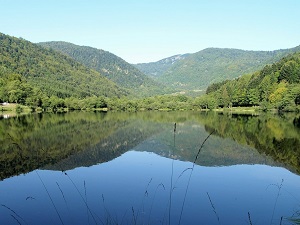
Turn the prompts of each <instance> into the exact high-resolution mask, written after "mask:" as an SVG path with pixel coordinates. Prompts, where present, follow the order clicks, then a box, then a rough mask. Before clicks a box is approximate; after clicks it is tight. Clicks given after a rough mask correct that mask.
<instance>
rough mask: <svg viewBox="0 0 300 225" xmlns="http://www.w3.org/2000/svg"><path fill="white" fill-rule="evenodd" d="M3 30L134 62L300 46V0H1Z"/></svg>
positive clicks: (0, 26)
mask: <svg viewBox="0 0 300 225" xmlns="http://www.w3.org/2000/svg"><path fill="white" fill-rule="evenodd" d="M0 32H1V33H4V34H8V35H11V36H15V37H22V38H24V39H26V40H29V41H31V42H42V41H67V42H71V43H74V44H78V45H86V46H91V47H95V48H98V49H103V50H106V51H109V52H112V53H114V54H116V55H118V56H119V57H121V58H123V59H124V60H126V61H127V62H130V63H141V62H151V61H158V60H160V59H163V58H166V57H169V56H172V55H176V54H184V53H194V52H197V51H200V50H202V49H205V48H208V47H221V48H238V49H244V50H276V49H283V48H292V47H295V46H298V45H300V0H172V1H171V0H0Z"/></svg>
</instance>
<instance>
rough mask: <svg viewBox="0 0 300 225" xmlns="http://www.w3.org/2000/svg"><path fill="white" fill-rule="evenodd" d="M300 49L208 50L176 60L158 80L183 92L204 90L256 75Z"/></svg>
mask: <svg viewBox="0 0 300 225" xmlns="http://www.w3.org/2000/svg"><path fill="white" fill-rule="evenodd" d="M299 50H300V46H298V47H296V48H292V49H285V50H276V51H244V50H238V49H221V48H208V49H204V50H202V51H199V52H197V53H194V54H189V55H188V56H186V57H185V58H184V59H182V60H178V61H176V62H175V63H174V64H173V65H172V66H171V67H170V68H169V69H168V70H167V71H165V72H164V73H163V74H162V75H161V76H159V77H158V79H157V81H159V82H161V83H163V84H165V85H167V86H170V87H174V88H178V89H181V90H199V89H205V88H207V86H208V85H210V84H212V83H215V82H220V81H223V80H226V79H233V78H236V77H239V76H241V75H243V74H247V73H253V72H255V71H257V70H259V69H262V68H263V67H264V66H265V65H266V64H271V63H274V62H276V61H278V60H280V59H281V58H282V57H284V56H286V55H288V54H289V53H292V52H296V51H299Z"/></svg>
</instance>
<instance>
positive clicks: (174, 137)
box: [168, 123, 176, 225]
mask: <svg viewBox="0 0 300 225" xmlns="http://www.w3.org/2000/svg"><path fill="white" fill-rule="evenodd" d="M173 142H174V143H173V145H174V146H173V151H172V155H171V157H172V166H171V180H170V192H169V211H168V212H169V214H168V215H169V225H170V224H171V208H172V193H173V176H174V158H173V155H174V149H175V147H176V123H174V130H173Z"/></svg>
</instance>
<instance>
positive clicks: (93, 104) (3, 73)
mask: <svg viewBox="0 0 300 225" xmlns="http://www.w3.org/2000/svg"><path fill="white" fill-rule="evenodd" d="M1 102H10V103H18V104H21V105H26V106H29V107H30V108H31V109H32V111H35V110H38V109H40V110H43V111H58V110H60V111H62V110H96V109H105V110H114V111H140V110H187V109H192V108H193V107H194V104H193V99H192V98H191V97H187V96H185V95H161V96H155V97H147V98H139V99H132V98H126V97H121V98H117V97H113V98H108V97H105V96H96V95H93V96H89V97H85V98H77V97H67V98H59V97H57V96H56V95H51V96H48V95H47V94H45V93H43V92H42V91H41V89H39V88H37V87H34V86H33V85H31V84H30V83H28V82H27V81H26V80H25V79H24V77H23V76H21V75H19V74H14V73H10V72H9V71H7V70H6V69H4V68H1V67H0V103H1Z"/></svg>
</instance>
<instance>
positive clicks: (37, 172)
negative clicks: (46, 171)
mask: <svg viewBox="0 0 300 225" xmlns="http://www.w3.org/2000/svg"><path fill="white" fill-rule="evenodd" d="M35 172H36V174H37V175H38V177H39V179H40V181H41V182H42V184H43V186H44V189H45V190H46V192H47V195H48V197H49V199H50V201H51V203H52V205H53V207H54V209H55V211H56V214H57V215H58V217H59V220H60V222H61V224H63V225H64V222H63V220H62V218H61V216H60V214H59V212H58V210H57V208H56V206H55V204H54V201H53V199H52V197H51V195H50V193H49V191H48V189H47V187H46V185H45V183H44V182H43V180H42V178H41V176H40V175H39V173H38V171H37V170H36V171H35Z"/></svg>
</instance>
